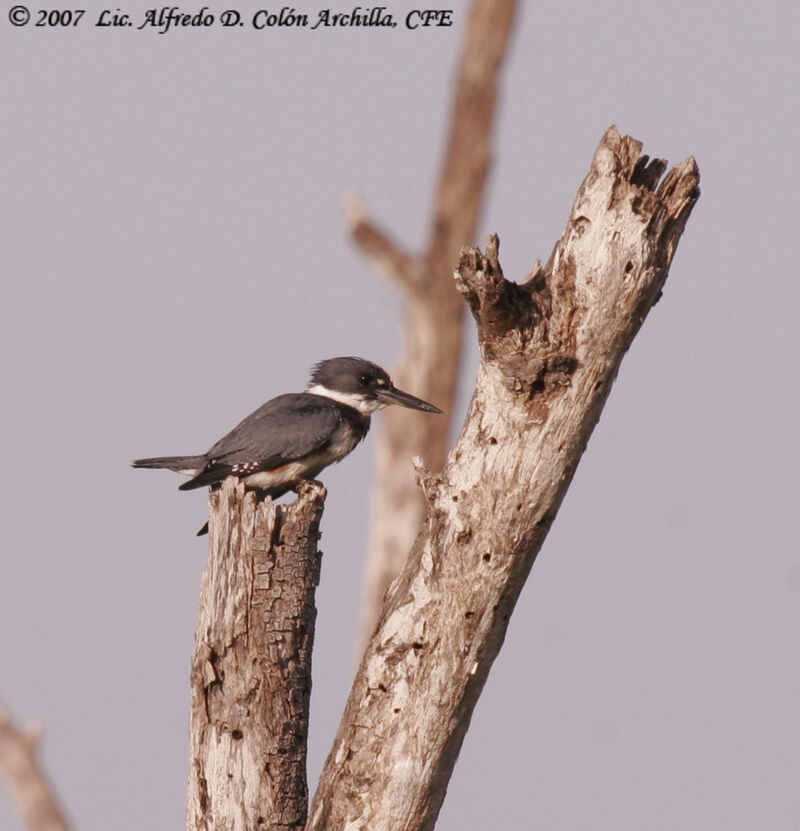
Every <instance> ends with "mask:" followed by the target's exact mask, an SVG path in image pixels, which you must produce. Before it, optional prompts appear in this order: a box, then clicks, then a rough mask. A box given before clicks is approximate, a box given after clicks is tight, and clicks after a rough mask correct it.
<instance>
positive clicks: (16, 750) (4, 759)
mask: <svg viewBox="0 0 800 831" xmlns="http://www.w3.org/2000/svg"><path fill="white" fill-rule="evenodd" d="M38 740H39V731H38V730H37V729H36V728H28V729H27V730H21V729H20V728H19V727H17V726H16V725H15V724H14V722H13V721H12V719H11V715H10V714H9V713H8V711H7V710H6V708H5V707H4V706H3V705H2V704H0V776H2V778H3V779H4V780H5V783H6V785H7V786H8V792H9V793H10V794H11V798H12V799H13V800H14V805H15V806H16V809H17V813H18V814H19V816H20V819H21V820H22V822H24V823H25V826H26V828H28V831H69V823H68V822H67V819H66V817H65V816H64V812H63V811H62V809H61V806H60V805H59V802H58V799H57V798H56V795H55V792H54V791H53V788H52V786H51V785H50V783H49V782H48V781H47V777H46V776H45V775H44V772H43V771H42V768H41V766H40V764H39V760H38V758H37V753H36V750H37V744H38Z"/></svg>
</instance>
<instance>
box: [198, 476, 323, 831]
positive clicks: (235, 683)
mask: <svg viewBox="0 0 800 831" xmlns="http://www.w3.org/2000/svg"><path fill="white" fill-rule="evenodd" d="M299 494H300V495H299V498H298V499H297V501H296V502H293V503H291V504H290V505H286V506H283V505H282V506H276V505H274V504H273V502H272V500H270V499H267V500H265V501H264V502H261V503H256V500H255V496H254V494H253V493H252V492H249V493H245V490H244V486H243V485H241V484H238V483H237V482H236V480H234V479H232V478H231V479H227V480H226V481H225V483H224V484H223V486H222V488H221V489H220V490H218V491H214V492H213V493H212V494H211V495H210V497H209V503H210V510H211V515H210V523H209V560H208V568H207V570H206V573H205V574H204V576H203V583H202V587H201V590H200V616H199V619H198V623H197V631H196V634H195V647H194V654H193V655H192V674H191V686H192V690H191V712H190V725H189V757H190V758H189V761H190V768H189V790H188V797H187V805H186V828H187V831H200V829H203V831H211V829H216V830H217V831H219V829H226V831H252V829H256V828H257V829H282V830H283V829H292V828H294V829H297V828H302V827H303V825H304V824H305V820H306V812H307V810H308V786H307V782H306V741H307V737H308V711H309V698H310V694H311V646H312V643H313V640H314V621H315V618H316V607H315V605H314V592H315V589H316V586H317V583H318V581H319V568H320V554H319V553H318V551H317V540H318V538H319V520H320V517H321V515H322V507H323V503H324V500H325V489H324V488H323V487H322V485H320V484H319V483H318V482H308V483H305V484H304V485H303V486H301V488H300V489H299Z"/></svg>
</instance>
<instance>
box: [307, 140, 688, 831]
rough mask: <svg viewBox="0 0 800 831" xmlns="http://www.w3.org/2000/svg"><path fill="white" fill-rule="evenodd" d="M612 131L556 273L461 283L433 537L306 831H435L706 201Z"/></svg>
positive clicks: (417, 560) (366, 673) (378, 652)
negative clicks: (511, 634)
mask: <svg viewBox="0 0 800 831" xmlns="http://www.w3.org/2000/svg"><path fill="white" fill-rule="evenodd" d="M640 151H641V145H640V144H639V142H637V141H634V140H633V139H631V138H629V137H625V138H622V137H620V135H619V133H618V132H617V130H616V129H615V128H613V127H612V128H610V129H609V130H608V131H607V132H606V134H605V135H604V136H603V139H602V141H601V143H600V146H599V147H598V149H597V151H596V152H595V156H594V160H593V162H592V166H591V169H590V171H589V174H588V176H587V177H586V179H585V180H584V182H583V185H582V186H581V188H580V190H579V192H578V195H577V198H576V200H575V204H574V205H573V208H572V213H571V215H570V218H569V221H568V222H567V227H566V229H565V231H564V234H563V236H562V237H561V239H560V240H559V242H558V243H557V244H556V246H555V249H554V251H553V254H552V255H551V257H550V259H549V261H548V263H547V265H546V266H545V267H544V268H542V267H541V266H540V265H539V263H538V262H537V263H536V264H535V265H534V267H533V268H532V269H531V272H530V273H529V275H528V277H527V279H526V280H525V282H523V283H522V284H517V283H513V282H509V281H507V280H506V279H505V278H504V277H503V273H502V270H501V268H500V263H499V260H498V239H497V237H496V236H493V237H490V238H489V240H488V241H487V247H486V252H485V254H482V253H481V252H480V251H478V250H477V249H467V250H465V251H464V252H463V253H462V256H461V261H460V263H459V265H458V270H457V272H456V284H457V286H458V289H459V291H460V292H461V294H462V295H463V297H464V299H465V300H466V302H467V304H468V306H469V308H470V311H471V312H472V315H473V317H474V318H475V321H476V324H477V334H478V341H479V345H480V352H481V361H480V368H479V371H478V378H477V383H476V387H475V392H474V394H473V397H472V402H471V404H470V408H469V413H468V415H467V418H466V422H465V424H464V426H463V428H462V430H461V434H460V436H459V439H458V441H457V443H456V445H455V447H454V448H453V450H452V451H451V453H450V455H449V457H448V461H447V464H446V466H445V468H444V470H443V472H442V473H441V474H439V475H433V474H429V473H427V472H426V471H425V470H424V469H423V468H422V466H421V465H420V466H419V467H418V470H419V480H420V484H421V486H422V489H423V492H424V493H425V497H426V501H427V504H428V510H427V517H426V519H425V522H424V525H423V528H422V530H421V532H420V534H419V536H418V537H417V540H416V542H415V543H414V546H413V548H412V550H411V553H410V554H409V557H408V560H407V561H406V564H405V566H404V568H403V571H402V572H401V574H400V576H399V577H398V579H397V580H396V581H395V582H394V583H393V585H392V586H391V588H390V590H389V594H388V598H387V602H386V605H385V607H384V609H383V612H382V614H381V617H380V619H379V621H378V624H377V627H376V630H375V633H374V635H373V637H372V638H371V640H370V642H369V644H368V646H367V651H366V654H365V655H364V658H363V661H362V663H361V667H360V669H359V671H358V674H357V676H356V679H355V682H354V684H353V688H352V690H351V693H350V697H349V700H348V702H347V707H346V710H345V713H344V716H343V718H342V721H341V724H340V726H339V731H338V734H337V736H336V740H335V742H334V745H333V748H332V750H331V752H330V755H329V757H328V760H327V762H326V764H325V767H324V769H323V773H322V776H321V779H320V783H319V787H318V790H317V793H316V795H315V797H314V801H313V805H312V808H311V813H310V818H309V822H308V825H307V829H308V831H322V829H326V831H343V829H348V831H355V829H360V830H361V831H367V829H369V831H389V829H392V831H400V830H401V829H402V831H418V829H430V828H432V827H433V825H434V823H435V821H436V817H437V815H438V812H439V808H440V806H441V803H442V799H443V798H444V794H445V790H446V787H447V782H448V781H449V778H450V775H451V772H452V769H453V765H454V763H455V760H456V757H457V756H458V753H459V750H460V748H461V743H462V741H463V739H464V735H465V733H466V730H467V727H468V726H469V721H470V718H471V715H472V711H473V708H474V706H475V703H476V701H477V698H478V696H479V694H480V692H481V689H482V688H483V685H484V682H485V680H486V677H487V674H488V672H489V669H490V667H491V665H492V662H493V661H494V658H495V657H496V655H497V653H498V651H499V649H500V646H501V645H502V642H503V638H504V635H505V631H506V627H507V625H508V620H509V616H510V615H511V612H512V610H513V608H514V604H515V603H516V600H517V597H518V596H519V592H520V590H521V588H522V585H523V583H524V581H525V578H526V577H527V575H528V572H529V571H530V568H531V566H532V564H533V561H534V558H535V557H536V554H537V552H538V551H539V549H540V547H541V545H542V542H543V540H544V538H545V535H546V534H547V531H548V529H549V528H550V526H551V524H552V522H553V520H554V518H555V515H556V512H557V511H558V508H559V505H560V504H561V500H562V499H563V497H564V494H565V492H566V489H567V487H568V485H569V483H570V481H571V479H572V476H573V474H574V472H575V468H576V466H577V464H578V460H579V459H580V457H581V454H582V453H583V450H584V448H585V447H586V443H587V441H588V439H589V436H590V434H591V432H592V429H593V428H594V425H595V424H596V423H597V420H598V418H599V416H600V411H601V409H602V407H603V404H604V402H605V400H606V398H607V396H608V394H609V391H610V389H611V384H612V382H613V380H614V378H615V376H616V374H617V370H618V369H619V365H620V362H621V360H622V357H623V355H624V354H625V351H626V350H627V349H628V347H629V345H630V343H631V341H632V339H633V337H634V335H635V334H636V332H637V331H638V330H639V327H640V326H641V324H642V322H643V320H644V318H645V316H646V315H647V313H648V311H649V310H650V308H651V307H652V306H653V304H654V303H655V302H656V301H657V300H658V298H659V296H660V293H661V290H662V286H663V285H664V281H665V279H666V277H667V272H668V269H669V265H670V262H671V261H672V257H673V254H674V252H675V247H676V245H677V242H678V239H679V237H680V235H681V233H682V231H683V228H684V226H685V224H686V221H687V219H688V217H689V214H690V213H691V210H692V207H693V206H694V204H695V201H696V200H697V198H698V196H699V188H698V183H699V174H698V170H697V167H696V165H695V163H694V160H693V159H691V158H690V159H687V160H686V161H685V162H683V163H681V164H679V165H677V166H676V167H674V168H673V169H672V170H670V171H669V173H668V174H667V175H666V176H665V177H664V179H663V180H661V176H662V174H663V172H664V170H665V168H666V164H665V163H664V162H662V161H660V160H657V159H656V160H653V161H648V158H647V156H640Z"/></svg>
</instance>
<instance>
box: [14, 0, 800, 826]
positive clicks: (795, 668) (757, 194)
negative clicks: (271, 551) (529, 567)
mask: <svg viewBox="0 0 800 831" xmlns="http://www.w3.org/2000/svg"><path fill="white" fill-rule="evenodd" d="M10 5H11V4H8V6H9V7H10ZM229 5H230V4H229ZM388 5H389V10H390V11H392V12H394V13H395V14H396V15H397V16H398V18H401V19H402V17H404V15H405V13H406V11H407V10H408V9H410V8H413V5H412V4H411V3H407V2H399V1H398V2H390V3H389V4H388ZM86 7H87V12H86V21H81V24H80V25H79V26H78V27H77V28H66V29H47V28H37V27H35V26H33V25H32V24H31V25H29V26H27V27H24V28H14V27H12V26H11V25H10V24H9V22H8V19H7V9H6V8H4V9H3V10H2V14H1V15H0V40H1V41H2V44H1V46H0V62H1V63H0V66H2V72H1V73H0V84H2V137H3V142H2V146H3V153H2V175H3V179H2V185H3V193H4V199H3V207H4V218H3V222H2V231H3V236H4V239H3V251H4V255H5V256H4V260H5V268H4V272H5V273H4V278H3V295H2V303H0V340H1V342H2V354H3V360H2V364H1V365H0V386H1V388H2V389H3V391H4V392H3V396H2V403H0V407H1V408H2V409H1V412H2V436H3V442H2V457H3V461H4V467H5V476H4V480H5V488H4V495H3V499H2V502H1V503H0V511H1V512H2V517H0V521H2V527H3V537H4V541H5V544H4V551H3V555H2V558H3V559H2V572H1V573H2V579H0V637H2V644H3V650H4V654H3V660H2V664H1V665H0V698H2V699H4V700H5V701H6V702H7V703H8V704H9V705H10V707H11V709H12V711H13V712H14V714H15V715H16V716H17V717H19V718H20V719H22V720H29V719H31V718H33V717H37V718H39V719H41V720H42V721H43V722H44V723H45V725H46V732H45V739H44V747H43V755H44V760H45V763H46V766H47V770H48V771H49V773H50V775H51V776H52V778H53V780H54V781H55V782H57V784H58V788H59V791H60V793H61V795H62V796H63V799H64V801H65V803H66V805H67V806H68V809H69V812H70V814H71V815H72V817H74V820H75V825H76V828H77V829H80V831H95V830H96V831H108V829H114V831H141V829H168V828H172V829H174V828H180V827H182V823H183V806H184V797H185V781H186V775H187V763H186V720H187V710H188V707H187V698H188V680H187V679H188V670H189V654H190V649H191V644H192V637H193V631H194V624H195V616H196V601H197V592H198V587H199V580H200V576H201V573H202V570H203V567H204V563H205V555H206V551H205V541H203V540H197V539H196V538H195V536H194V532H195V531H196V529H197V528H198V527H199V525H200V524H201V523H202V520H203V518H204V512H205V498H204V496H203V494H201V493H194V494H184V493H178V491H177V490H176V487H177V485H178V484H179V480H178V478H177V477H175V476H173V475H170V474H168V473H166V472H164V473H161V472H150V471H133V470H131V469H130V468H128V466H127V464H128V462H129V460H130V459H132V458H135V457H138V456H145V455H155V454H162V453H184V452H186V453H189V452H199V451H202V450H205V449H206V448H207V447H208V446H209V445H210V444H211V443H212V442H213V441H214V440H216V439H217V438H219V436H221V435H222V434H223V433H224V432H225V431H227V430H228V429H229V428H230V427H232V426H233V425H234V424H235V423H236V422H237V421H238V420H239V419H240V418H241V417H242V416H244V415H245V414H247V413H248V412H250V411H251V410H252V409H254V408H255V407H256V406H257V405H259V404H260V403H262V402H263V401H265V400H266V399H267V398H269V397H271V396H273V395H275V394H278V393H280V392H286V391H290V390H299V389H301V388H302V387H303V386H304V384H305V380H306V377H307V370H308V367H309V366H310V365H311V364H312V363H313V362H314V361H316V360H318V359H320V358H324V357H330V356H333V355H337V354H357V355H358V354H360V355H363V356H364V357H367V358H370V359H372V360H375V361H377V362H379V363H382V364H386V365H391V363H392V359H393V355H394V354H395V348H396V345H397V338H396V333H397V308H398V306H397V300H396V297H395V296H394V294H393V292H392V290H391V289H390V288H388V287H386V286H385V285H383V284H382V283H381V282H380V281H379V280H378V279H377V278H376V277H375V276H374V275H373V274H372V272H371V271H370V269H369V268H368V267H367V266H366V265H365V264H364V262H362V261H361V260H360V259H359V257H358V256H357V254H356V253H355V251H354V250H353V248H352V246H351V245H350V244H349V242H348V240H347V239H346V238H345V236H344V234H343V233H342V225H343V223H342V216H341V209H340V204H341V196H342V193H343V192H344V191H345V190H346V189H348V188H350V187H356V188H358V189H359V190H360V191H361V193H362V194H363V195H364V196H365V198H366V200H367V202H368V204H369V205H370V207H371V208H372V210H373V212H374V214H375V215H376V216H377V217H378V218H379V219H380V220H381V221H382V222H384V223H385V224H386V225H387V226H388V227H389V228H390V229H391V230H392V232H393V233H394V234H396V235H397V236H398V237H399V238H400V239H401V240H403V241H404V242H406V243H407V244H408V245H409V246H411V247H419V246H421V244H422V241H423V238H424V234H425V231H426V223H427V221H428V217H429V214H430V197H431V191H432V186H433V179H434V175H435V173H436V171H437V168H438V164H439V161H440V155H441V150H442V143H443V130H444V126H445V124H446V119H447V107H448V106H449V97H448V94H449V91H450V86H451V81H452V75H453V68H454V64H455V56H456V50H457V47H458V44H459V42H460V38H461V34H462V31H463V25H464V10H463V8H462V5H461V4H458V5H457V6H455V7H454V8H455V23H456V25H455V26H454V28H452V29H438V30H431V31H416V32H411V31H407V30H406V29H404V28H403V27H402V26H400V27H398V28H397V29H393V30H387V31H378V30H350V31H347V30H321V29H318V30H316V31H313V32H312V31H307V30H304V31H290V30H264V31H261V32H256V31H253V30H251V29H250V28H248V27H244V28H241V29H235V30H222V29H219V28H213V29H209V30H194V29H190V30H185V31H172V32H168V33H167V34H165V35H160V34H157V33H156V32H153V31H145V30H142V31H137V30H135V29H129V28H123V29H116V30H115V29H98V28H94V27H93V26H91V25H90V24H91V23H93V22H94V19H95V18H96V17H97V15H98V14H99V12H100V11H101V10H102V8H103V6H101V5H92V4H91V3H89V4H86ZM318 7H320V4H313V3H308V4H301V5H300V6H298V7H297V8H298V10H299V11H300V10H305V11H308V12H310V13H312V14H313V11H314V9H316V8H318ZM114 8H117V7H116V6H115V7H114ZM120 8H122V10H123V11H130V12H132V13H134V14H135V15H136V18H137V20H138V19H139V16H140V14H141V11H140V10H138V9H137V8H136V7H135V6H131V7H125V6H124V5H123V6H121V7H120ZM197 8H199V7H187V10H190V11H196V10H197ZM223 8H225V6H219V7H216V6H213V5H212V6H211V10H212V11H215V12H217V13H218V12H220V11H222V10H223ZM242 8H247V6H242ZM274 8H275V9H277V8H278V7H274ZM332 8H333V7H332ZM31 9H32V10H34V7H33V6H31ZM350 9H351V6H347V7H341V8H339V9H338V10H340V11H349V10H350ZM273 10H274V9H273ZM798 24H800V16H799V14H798V7H797V4H796V3H793V2H783V3H781V2H776V3H772V4H769V5H767V6H764V7H762V8H760V9H759V8H757V7H756V5H755V4H753V3H740V2H703V1H702V0H701V2H692V3H689V2H671V1H670V0H668V1H667V2H662V3H659V4H642V3H634V2H630V0H619V2H612V3H605V4H589V3H584V4H567V3H563V2H558V3H556V2H547V3H543V2H542V3H533V2H530V3H527V4H525V7H524V9H523V11H522V14H521V16H520V18H519V20H518V23H517V29H516V35H515V37H514V40H513V43H512V50H511V55H510V59H509V62H508V64H507V68H506V73H505V76H504V81H503V97H502V106H501V109H500V113H499V118H498V120H497V132H496V138H497V141H496V160H495V166H494V169H493V174H492V180H491V186H490V190H489V195H488V201H487V204H486V210H485V215H484V221H483V226H482V232H481V233H482V235H483V234H484V233H487V232H489V231H497V232H498V233H499V234H500V237H501V242H502V250H501V258H502V262H503V264H504V267H505V271H506V274H507V275H508V276H510V277H512V278H517V279H521V278H522V277H523V276H524V274H525V272H526V271H527V269H528V268H529V266H530V265H531V263H532V262H533V260H534V259H535V258H536V257H540V258H542V259H545V258H546V257H547V256H548V254H549V253H550V250H551V248H552V245H553V242H554V241H555V239H556V238H557V236H558V235H559V233H560V231H561V229H562V228H563V225H564V223H565V221H566V218H567V215H568V212H569V209H570V206H571V203H572V198H573V196H574V194H575V192H576V190H577V188H578V186H579V184H580V182H581V179H582V178H583V176H584V175H585V173H586V171H587V170H588V166H589V162H590V159H591V156H592V153H593V151H594V148H595V146H596V144H597V142H598V141H599V139H600V136H601V135H602V133H603V131H604V130H605V128H606V127H607V126H608V125H609V124H611V123H616V124H617V125H618V126H619V128H620V130H621V131H622V132H624V133H629V134H631V135H633V136H635V137H636V138H638V139H640V140H642V141H644V143H645V152H647V153H648V154H650V155H651V156H652V155H655V156H660V157H663V158H667V159H669V161H670V162H672V163H675V162H677V161H680V160H681V159H683V158H684V157H686V156H688V155H694V156H695V157H696V158H697V161H698V164H699V166H700V170H701V175H702V182H701V188H702V197H701V199H700V201H699V203H698V205H697V207H696V209H695V211H694V214H693V216H692V217H691V219H690V221H689V224H688V227H687V230H686V233H685V235H684V237H683V239H682V240H681V243H680V247H679V251H678V253H677V256H676V258H675V261H674V263H673V267H672V272H671V275H670V278H669V281H668V282H667V285H666V288H665V292H664V296H663V299H662V300H661V302H660V303H659V304H658V305H657V306H656V307H655V309H654V310H653V312H652V313H651V314H650V316H649V318H648V320H647V322H646V324H645V326H644V328H643V330H642V332H641V333H640V335H639V336H638V337H637V339H636V341H635V342H634V344H633V347H632V349H631V351H630V354H629V355H628V356H627V357H626V359H625V361H624V363H623V366H622V370H621V372H620V375H619V378H618V380H617V383H616V385H615V388H614V390H613V392H612V395H611V397H610V400H609V403H608V405H607V407H606V410H605V412H604V414H603V417H602V419H601V421H600V424H599V425H598V427H597V430H596V431H595V434H594V436H593V438H592V440H591V442H590V444H589V447H588V450H587V452H586V455H585V457H584V459H583V461H582V462H581V465H580V467H579V469H578V473H577V475H576V478H575V481H574V483H573V486H572V489H571V490H570V492H569V494H568V496H567V498H566V500H565V502H564V505H563V507H562V509H561V512H560V514H559V516H558V519H557V521H556V523H555V526H554V528H553V531H552V533H551V535H550V536H549V538H548V540H547V541H546V543H545V546H544V548H543V550H542V553H541V555H540V557H539V559H538V560H537V562H536V565H535V567H534V569H533V572H532V574H531V578H530V580H529V583H528V586H527V587H526V589H525V591H524V592H523V595H522V597H521V599H520V602H519V605H518V608H517V611H516V613H515V615H514V617H513V618H512V622H511V626H510V628H509V632H508V637H507V641H506V645H505V647H504V650H503V651H502V653H501V655H500V657H499V659H498V661H497V663H496V665H495V667H494V670H493V672H492V674H491V676H490V678H489V682H488V684H487V687H486V690H485V693H484V695H483V697H482V699H481V701H480V702H479V704H478V707H477V709H476V712H475V716H474V718H473V722H472V727H471V728H470V732H469V734H468V735H467V738H466V742H465V744H464V749H463V751H462V754H461V758H460V759H459V762H458V764H457V766H456V769H455V774H454V776H453V780H452V782H451V786H450V789H449V793H448V796H447V799H446V801H445V804H444V808H443V811H442V814H441V816H440V821H439V825H438V828H439V829H441V831H461V830H462V829H489V828H531V829H547V831H584V829H588V828H591V829H596V830H600V831H602V830H603V829H614V831H640V830H641V829H648V831H672V829H681V830H682V831H706V829H710V828H725V829H726V831H746V829H753V828H758V829H760V831H784V830H788V829H795V828H798V827H800V788H798V782H800V719H799V718H798V701H799V700H800V663H799V662H798V651H799V650H798V646H799V644H798V628H799V627H798V623H800V552H798V543H797V536H798V535H797V531H798V519H797V515H798V511H797V495H798V493H797V491H798V489H797V485H796V470H797V468H798V462H799V461H800V460H798V454H797V439H796V422H797V416H796V411H797V407H798V403H799V401H798V399H799V398H800V396H798V385H797V369H796V366H797V358H798V354H799V353H800V349H799V348H798V347H799V346H800V343H799V341H800V337H798V333H797V324H796V315H797V309H798V293H799V292H798V275H797V262H798V260H800V250H798V249H799V248H800V245H798V235H797V233H796V230H795V225H796V224H797V220H798V218H799V217H798V210H797V202H798V199H797V191H798V184H797V183H798V179H800V169H798V168H799V165H798V161H797V159H798V154H797V135H798V127H799V126H800V125H799V124H798V121H799V117H798V108H797V105H796V97H797V84H798V64H799V63H800V62H799V61H798V40H800V25H798ZM470 331H471V329H470ZM470 338H471V335H470ZM468 357H469V360H468V366H467V370H466V373H465V376H464V382H463V383H464V391H463V395H462V402H461V412H460V413H459V418H461V417H462V415H463V410H464V409H465V406H466V401H467V398H468V395H469V389H470V386H471V378H472V374H473V373H474V366H475V360H476V359H475V350H474V347H473V345H472V343H471V342H470V346H469V356H468ZM412 392H413V390H412ZM371 461H372V460H371V446H370V441H369V439H368V440H367V443H366V446H365V447H362V448H359V450H357V451H356V452H355V453H354V454H353V455H352V456H351V457H350V458H348V459H347V460H346V461H345V462H344V463H342V464H341V465H339V466H337V467H336V468H333V469H331V470H330V471H328V472H326V474H325V475H324V476H323V477H322V478H323V479H324V481H325V482H326V484H327V485H328V488H329V497H328V501H327V505H326V510H325V516H324V518H323V526H322V527H323V538H322V543H321V546H322V548H323V550H324V552H325V558H324V561H323V574H322V584H321V586H320V590H319V594H318V603H319V617H318V624H317V631H318V634H317V642H316V649H315V654H314V665H315V666H314V669H315V674H314V696H313V701H312V739H311V756H310V773H311V777H312V780H313V779H315V777H316V775H317V774H318V772H319V769H320V767H321V764H322V761H323V760H324V756H325V754H326V753H327V749H328V747H329V745H330V742H331V740H332V737H333V733H334V731H335V728H336V724H337V722H338V718H339V715H340V713H341V710H342V707H343V704H344V700H345V696H346V693H347V690H348V688H349V683H350V678H351V675H352V669H353V667H352V663H353V643H354V639H355V634H356V625H357V622H358V612H359V610H358V607H359V602H360V596H361V555H362V551H363V548H364V544H365V532H366V525H367V523H366V518H365V514H366V510H367V506H368V500H369V477H370V473H371ZM359 517H360V518H359ZM0 828H1V829H4V831H5V829H9V830H10V831H16V830H17V829H19V828H20V826H19V823H18V821H17V820H16V818H15V817H14V815H13V812H12V810H11V806H10V803H9V801H8V799H7V798H6V795H5V793H4V792H0Z"/></svg>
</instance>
